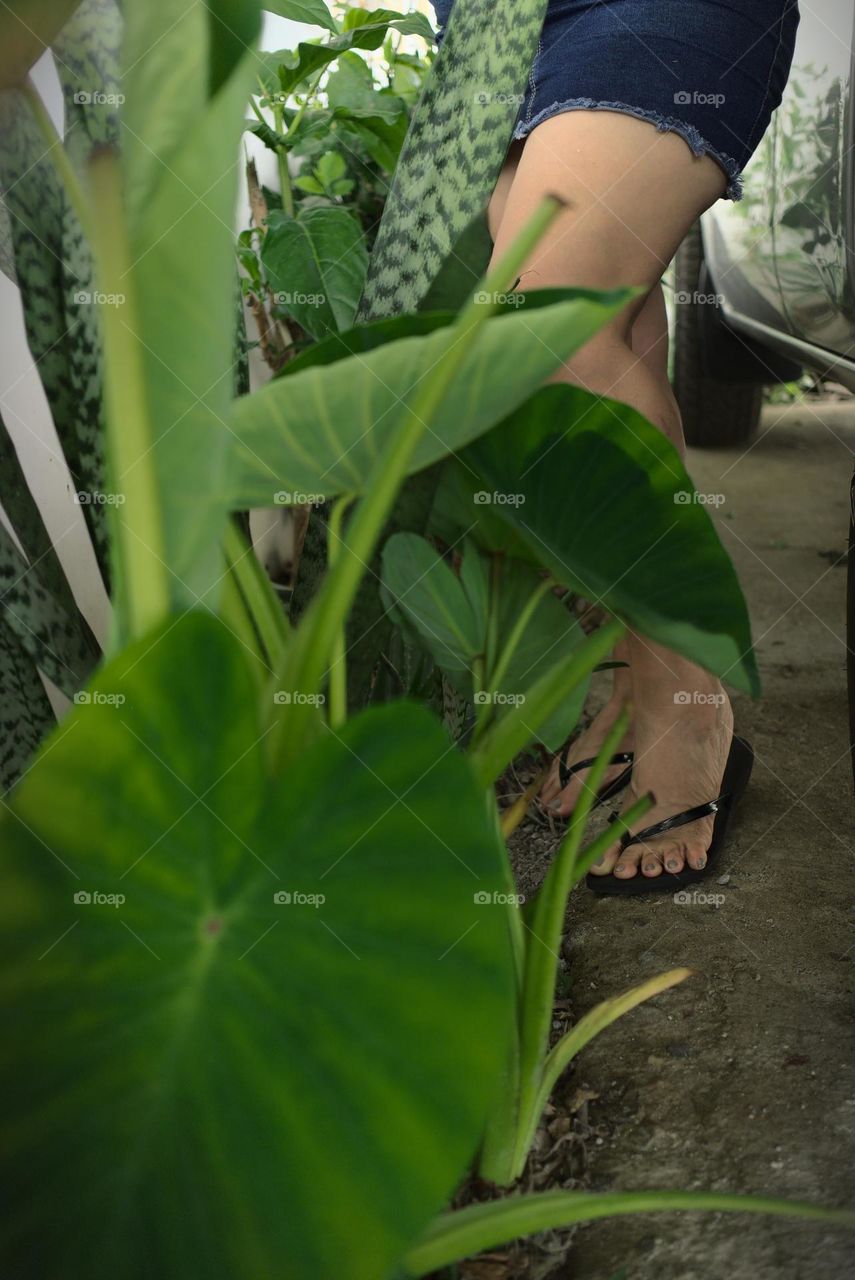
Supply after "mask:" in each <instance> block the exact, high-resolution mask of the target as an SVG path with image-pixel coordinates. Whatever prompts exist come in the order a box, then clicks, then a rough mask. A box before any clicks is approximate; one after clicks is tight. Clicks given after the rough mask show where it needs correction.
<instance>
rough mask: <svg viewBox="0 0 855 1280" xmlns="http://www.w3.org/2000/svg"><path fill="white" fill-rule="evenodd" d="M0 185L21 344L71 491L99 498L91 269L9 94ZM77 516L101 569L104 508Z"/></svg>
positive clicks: (1, 109) (47, 165) (3, 99)
mask: <svg viewBox="0 0 855 1280" xmlns="http://www.w3.org/2000/svg"><path fill="white" fill-rule="evenodd" d="M0 188H2V191H3V193H4V201H5V206H6V210H7V214H8V217H9V223H10V228H11V233H12V246H13V253H14V260H15V278H16V281H17V284H18V287H19V290H20V296H21V305H22V308H23V314H24V325H25V330H26V336H27V344H28V346H29V349H30V353H31V355H32V357H33V362H34V365H35V367H36V369H37V371H38V375H39V378H40V379H41V382H42V386H43V387H44V391H45V396H46V398H47V402H48V406H49V408H50V411H51V416H52V418H53V423H54V426H55V428H56V432H57V436H58V438H59V443H60V446H61V448H62V452H63V455H64V457H65V461H66V463H67V465H68V469H69V471H70V472H71V477H72V482H73V484H74V487H75V489H76V490H77V491H80V492H84V493H87V494H93V493H101V492H103V489H104V481H103V472H102V466H101V453H100V448H99V432H100V426H99V423H100V396H99V391H98V388H97V387H96V386H86V387H84V381H85V379H84V377H83V373H82V369H83V366H84V364H85V363H86V362H87V360H88V359H89V353H90V351H91V350H92V348H93V346H94V344H95V341H96V340H95V339H94V338H93V337H92V326H93V325H96V324H97V316H96V314H95V313H96V311H97V306H96V305H95V302H94V299H93V295H92V293H91V292H89V290H91V265H90V264H89V262H88V251H87V250H86V249H85V246H83V242H82V236H81V233H80V229H79V226H78V224H77V222H76V219H75V215H74V214H73V212H72V210H71V209H70V208H69V206H68V202H67V200H66V198H65V194H64V192H63V190H62V188H61V187H60V184H59V181H58V179H57V176H56V172H55V170H54V167H53V164H52V162H51V159H50V157H49V156H48V155H47V154H46V147H45V143H44V139H43V138H42V136H41V134H40V132H39V131H38V128H37V127H36V124H35V121H34V119H33V116H32V113H31V110H30V107H29V104H28V102H27V101H26V100H25V98H24V97H23V95H21V94H20V93H19V92H17V91H16V90H8V91H6V92H4V93H0ZM76 271H79V272H80V274H79V275H75V272H76ZM75 295H79V298H78V301H77V302H75V301H74V299H75ZM68 304H70V305H68ZM84 516H85V519H86V522H87V525H88V528H89V532H90V534H91V536H92V540H93V543H94V546H95V550H96V552H97V553H98V556H99V562H100V564H101V567H102V571H104V570H105V566H106V533H105V531H104V527H103V525H104V507H103V506H102V505H101V504H100V503H98V502H90V503H88V504H87V505H86V508H85V511H84Z"/></svg>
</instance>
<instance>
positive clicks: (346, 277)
mask: <svg viewBox="0 0 855 1280" xmlns="http://www.w3.org/2000/svg"><path fill="white" fill-rule="evenodd" d="M261 260H262V262H263V263H264V269H265V271H266V273H267V279H268V281H269V283H270V287H271V289H272V291H273V293H274V295H275V297H276V302H277V306H278V307H280V308H281V309H282V310H283V311H284V312H286V313H287V314H288V315H289V316H291V317H292V318H293V319H294V320H296V321H297V323H298V324H300V325H302V326H303V328H304V329H305V330H306V332H307V333H310V334H311V335H312V336H313V337H314V338H323V337H326V335H327V334H328V333H330V332H332V333H336V332H338V331H339V330H343V329H349V328H350V326H351V325H352V324H353V317H354V315H355V314H356V305H357V303H358V301H359V295H360V292H361V290H362V281H363V280H364V278H365V270H366V267H367V265H368V250H367V249H366V247H365V237H364V236H363V234H362V229H361V227H360V225H359V223H358V222H357V221H356V219H355V218H354V217H353V216H352V215H351V214H350V213H348V212H347V210H346V209H338V208H325V207H319V208H313V209H301V210H300V211H299V213H298V214H297V216H296V217H291V216H290V215H288V214H287V213H283V212H282V211H281V210H279V209H274V210H273V212H272V213H271V214H270V217H269V219H268V229H267V233H266V235H265V237H264V239H263V240H262V243H261Z"/></svg>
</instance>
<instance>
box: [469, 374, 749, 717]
mask: <svg viewBox="0 0 855 1280" xmlns="http://www.w3.org/2000/svg"><path fill="white" fill-rule="evenodd" d="M463 461H464V462H465V463H466V464H468V466H469V467H470V468H472V471H474V472H476V473H477V474H478V475H479V476H480V483H478V482H473V483H475V484H477V487H478V488H483V489H484V490H486V491H492V492H494V493H498V494H500V495H505V497H507V495H513V496H514V502H513V503H511V502H507V501H505V502H504V503H502V504H499V505H494V506H492V507H491V508H490V510H491V513H493V514H499V515H501V517H502V518H503V519H504V520H506V521H507V523H508V524H509V525H510V526H511V527H512V528H513V529H514V530H515V531H516V533H517V534H518V535H519V536H520V537H521V538H522V539H523V540H524V541H525V542H526V543H527V544H528V546H529V549H530V551H531V553H532V554H533V555H534V556H536V557H537V558H538V560H539V561H540V562H541V563H542V564H543V565H545V566H546V567H547V568H548V569H549V570H550V571H551V572H552V573H553V574H554V575H555V577H556V578H557V580H558V581H559V582H561V583H563V584H564V585H566V586H568V587H571V588H573V590H575V591H578V592H581V593H582V595H584V596H585V597H587V598H588V599H589V600H592V601H595V602H597V603H600V604H602V605H604V606H605V607H606V608H607V609H609V610H610V611H611V612H613V613H615V614H616V615H618V616H619V617H621V618H623V619H624V621H626V622H629V623H630V624H631V625H632V626H633V627H634V628H635V629H636V630H638V631H640V632H641V633H642V634H643V635H646V636H649V637H650V638H651V639H652V640H656V641H659V642H660V643H661V644H664V645H667V646H668V648H670V649H674V650H676V652H677V653H681V654H683V655H684V656H685V657H687V658H690V659H692V660H693V661H694V662H697V663H698V664H700V665H701V666H702V667H705V668H707V670H709V671H712V672H715V673H716V674H717V675H719V676H721V677H723V678H725V677H726V678H727V679H728V680H729V681H730V682H731V683H732V684H733V685H735V686H736V687H737V688H740V689H745V690H748V691H749V692H752V693H757V692H759V677H758V673H757V663H756V658H755V656H754V653H753V650H752V647H751V625H750V622H749V618H748V610H747V607H746V604H745V599H744V596H743V594H742V591H741V590H740V587H739V582H738V580H737V577H736V573H735V571H734V568H733V564H732V562H731V560H730V557H729V556H728V554H727V552H726V551H725V549H724V547H723V546H722V543H721V541H720V539H719V537H718V534H717V533H716V531H715V527H714V525H713V523H712V521H711V520H710V517H709V516H708V515H707V512H706V510H705V508H704V506H703V505H702V504H701V503H699V502H697V501H696V494H695V488H694V485H693V484H692V481H691V479H690V478H689V476H688V474H687V472H686V469H685V467H684V465H683V463H682V461H681V459H680V457H679V455H678V453H677V451H676V449H674V447H673V445H671V444H670V443H669V441H668V440H666V438H665V437H664V436H663V435H662V433H661V432H660V431H658V430H657V429H656V428H655V427H654V426H652V425H651V424H650V423H649V422H648V421H647V420H646V419H645V418H643V417H642V416H641V415H640V414H638V413H636V412H635V410H634V409H630V408H629V406H627V405H624V404H619V403H618V402H616V401H610V400H606V399H602V398H599V397H597V396H593V395H591V394H590V393H589V392H587V391H583V390H581V389H580V388H577V387H571V386H568V385H563V386H557V385H555V386H549V387H544V388H543V389H542V390H540V391H539V392H538V393H537V394H536V395H535V396H533V397H532V399H531V400H530V401H529V402H528V403H527V404H526V406H525V407H524V409H523V410H522V411H517V412H515V413H513V414H511V415H510V416H509V417H508V418H507V419H506V420H505V421H504V422H503V423H502V424H501V425H500V426H499V427H497V428H496V430H495V431H493V432H491V433H490V434H489V436H485V437H483V439H481V440H478V441H476V442H475V443H474V444H473V445H471V446H470V447H469V448H468V449H467V450H466V451H465V454H464V457H463ZM473 536H475V535H474V534H473Z"/></svg>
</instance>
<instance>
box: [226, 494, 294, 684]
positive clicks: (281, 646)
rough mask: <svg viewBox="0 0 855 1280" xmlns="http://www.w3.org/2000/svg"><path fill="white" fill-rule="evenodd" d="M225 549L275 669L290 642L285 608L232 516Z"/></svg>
mask: <svg viewBox="0 0 855 1280" xmlns="http://www.w3.org/2000/svg"><path fill="white" fill-rule="evenodd" d="M225 552H226V560H227V562H228V565H229V569H230V571H231V574H232V575H233V576H234V578H235V581H236V583H237V585H238V588H239V590H240V594H241V596H242V598H243V600H244V603H245V607H246V611H247V612H248V614H249V616H250V618H251V619H252V623H253V626H254V627H255V630H256V631H257V633H258V636H259V639H260V640H261V643H262V645H263V648H264V652H265V653H266V655H267V661H266V663H265V665H266V666H268V667H269V668H270V669H271V670H276V669H277V667H278V666H279V665H281V663H282V662H283V661H284V659H285V650H286V646H287V642H288V636H287V623H286V619H285V610H284V609H283V608H282V604H281V602H280V600H279V598H278V596H277V595H276V592H275V591H274V590H273V587H272V585H271V583H270V579H269V578H268V576H267V574H266V573H265V572H264V569H263V567H262V566H261V565H260V564H259V562H258V558H257V557H256V555H255V552H254V551H253V549H252V547H251V546H250V545H249V544H248V543H247V542H246V541H245V539H244V537H243V534H242V533H241V531H240V529H239V528H238V525H237V521H236V520H235V519H234V517H233V516H231V517H230V518H229V521H228V523H227V525H226V536H225Z"/></svg>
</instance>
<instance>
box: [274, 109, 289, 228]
mask: <svg viewBox="0 0 855 1280" xmlns="http://www.w3.org/2000/svg"><path fill="white" fill-rule="evenodd" d="M284 119H285V116H284V112H283V109H282V104H281V103H279V102H274V104H273V123H274V126H275V128H276V132H277V133H278V134H281V133H282V125H283V123H284ZM276 163H277V164H278V166H279V189H280V193H281V195H282V208H283V209H284V210H285V212H286V213H287V214H288V217H289V218H293V217H294V190H293V188H292V186H291V174H290V173H289V171H288V152H287V150H286V148H285V147H283V146H277V148H276Z"/></svg>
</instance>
